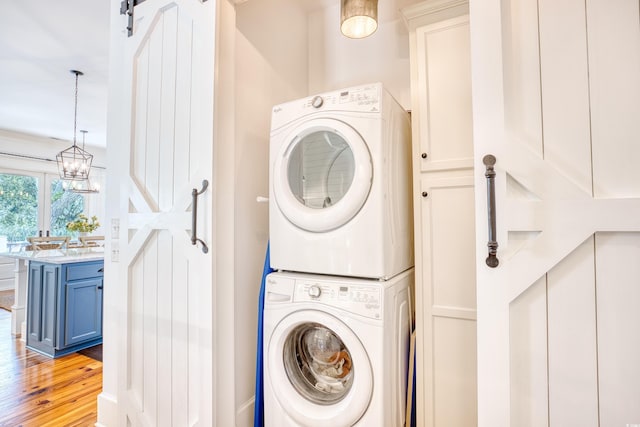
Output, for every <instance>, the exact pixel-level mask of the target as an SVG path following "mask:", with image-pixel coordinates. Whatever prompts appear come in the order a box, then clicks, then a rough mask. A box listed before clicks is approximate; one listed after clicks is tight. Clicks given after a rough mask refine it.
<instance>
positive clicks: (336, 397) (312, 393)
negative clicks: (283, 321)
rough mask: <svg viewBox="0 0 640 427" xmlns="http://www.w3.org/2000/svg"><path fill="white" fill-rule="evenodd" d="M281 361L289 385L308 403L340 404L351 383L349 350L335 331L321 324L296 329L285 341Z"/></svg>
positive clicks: (309, 324) (351, 364)
mask: <svg viewBox="0 0 640 427" xmlns="http://www.w3.org/2000/svg"><path fill="white" fill-rule="evenodd" d="M283 360H284V368H285V371H286V372H287V377H288V378H289V381H290V382H291V385H292V386H293V387H294V388H295V389H296V390H297V391H298V393H300V394H301V395H302V396H304V397H305V398H306V399H307V400H309V401H310V402H313V403H317V404H320V405H326V404H333V403H336V402H339V401H341V400H342V399H343V398H344V397H345V395H346V394H347V393H349V390H350V389H351V385H352V384H353V372H352V370H353V362H352V359H351V353H349V349H347V348H346V346H345V345H344V343H343V342H342V340H341V339H340V338H339V337H338V336H337V335H336V334H335V332H333V331H332V330H331V329H329V328H327V327H325V326H323V325H321V324H318V323H306V324H302V325H300V326H298V327H296V328H295V329H294V330H293V331H292V332H291V333H290V334H289V337H288V338H287V340H286V341H285V345H284V352H283Z"/></svg>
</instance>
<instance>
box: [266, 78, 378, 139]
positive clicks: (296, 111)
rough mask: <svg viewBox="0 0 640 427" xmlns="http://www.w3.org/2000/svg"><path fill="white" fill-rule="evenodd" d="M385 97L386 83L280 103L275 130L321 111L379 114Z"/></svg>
mask: <svg viewBox="0 0 640 427" xmlns="http://www.w3.org/2000/svg"><path fill="white" fill-rule="evenodd" d="M382 98H383V88H382V83H371V84H366V85H361V86H354V87H350V88H345V89H342V90H337V91H333V92H325V93H321V94H318V95H314V96H309V97H307V98H301V99H297V100H295V101H289V102H285V103H283V104H278V105H275V106H274V107H273V109H272V116H271V121H272V123H271V131H274V130H276V129H279V128H280V127H281V126H284V125H286V124H289V123H290V122H291V121H293V120H296V119H299V118H300V117H306V116H308V115H310V114H315V113H320V112H328V111H333V112H345V113H369V114H370V113H376V114H379V113H380V111H381V110H382V102H383V99H382Z"/></svg>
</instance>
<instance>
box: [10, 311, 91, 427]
mask: <svg viewBox="0 0 640 427" xmlns="http://www.w3.org/2000/svg"><path fill="white" fill-rule="evenodd" d="M101 390H102V362H99V361H97V360H94V359H92V358H90V357H87V356H83V355H81V354H77V353H73V354H70V355H67V356H64V357H60V358H58V359H51V358H49V357H46V356H42V355H40V354H38V353H36V352H34V351H31V350H28V349H26V348H25V346H24V343H23V342H22V341H20V340H18V339H15V338H14V337H13V336H12V335H11V313H10V312H8V311H6V310H2V309H0V427H71V426H74V427H80V426H82V427H84V426H93V425H94V424H95V422H96V420H97V397H98V394H99V393H100V392H101Z"/></svg>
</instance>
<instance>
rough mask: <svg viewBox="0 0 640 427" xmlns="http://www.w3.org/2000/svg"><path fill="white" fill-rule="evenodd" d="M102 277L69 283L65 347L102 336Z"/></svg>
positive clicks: (66, 288)
mask: <svg viewBox="0 0 640 427" xmlns="http://www.w3.org/2000/svg"><path fill="white" fill-rule="evenodd" d="M102 281H103V279H102V277H95V278H91V279H87V280H78V281H73V282H69V283H67V285H66V286H65V294H66V313H65V319H64V345H65V346H69V345H73V344H78V343H80V342H83V341H87V340H91V339H95V338H99V337H100V336H102Z"/></svg>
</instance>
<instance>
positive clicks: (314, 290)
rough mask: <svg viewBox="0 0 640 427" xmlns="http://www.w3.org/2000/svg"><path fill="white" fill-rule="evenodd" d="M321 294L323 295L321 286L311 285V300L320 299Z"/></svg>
mask: <svg viewBox="0 0 640 427" xmlns="http://www.w3.org/2000/svg"><path fill="white" fill-rule="evenodd" d="M321 293H322V290H321V289H320V286H318V285H311V286H310V287H309V296H310V297H311V298H319V297H320V294H321Z"/></svg>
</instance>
